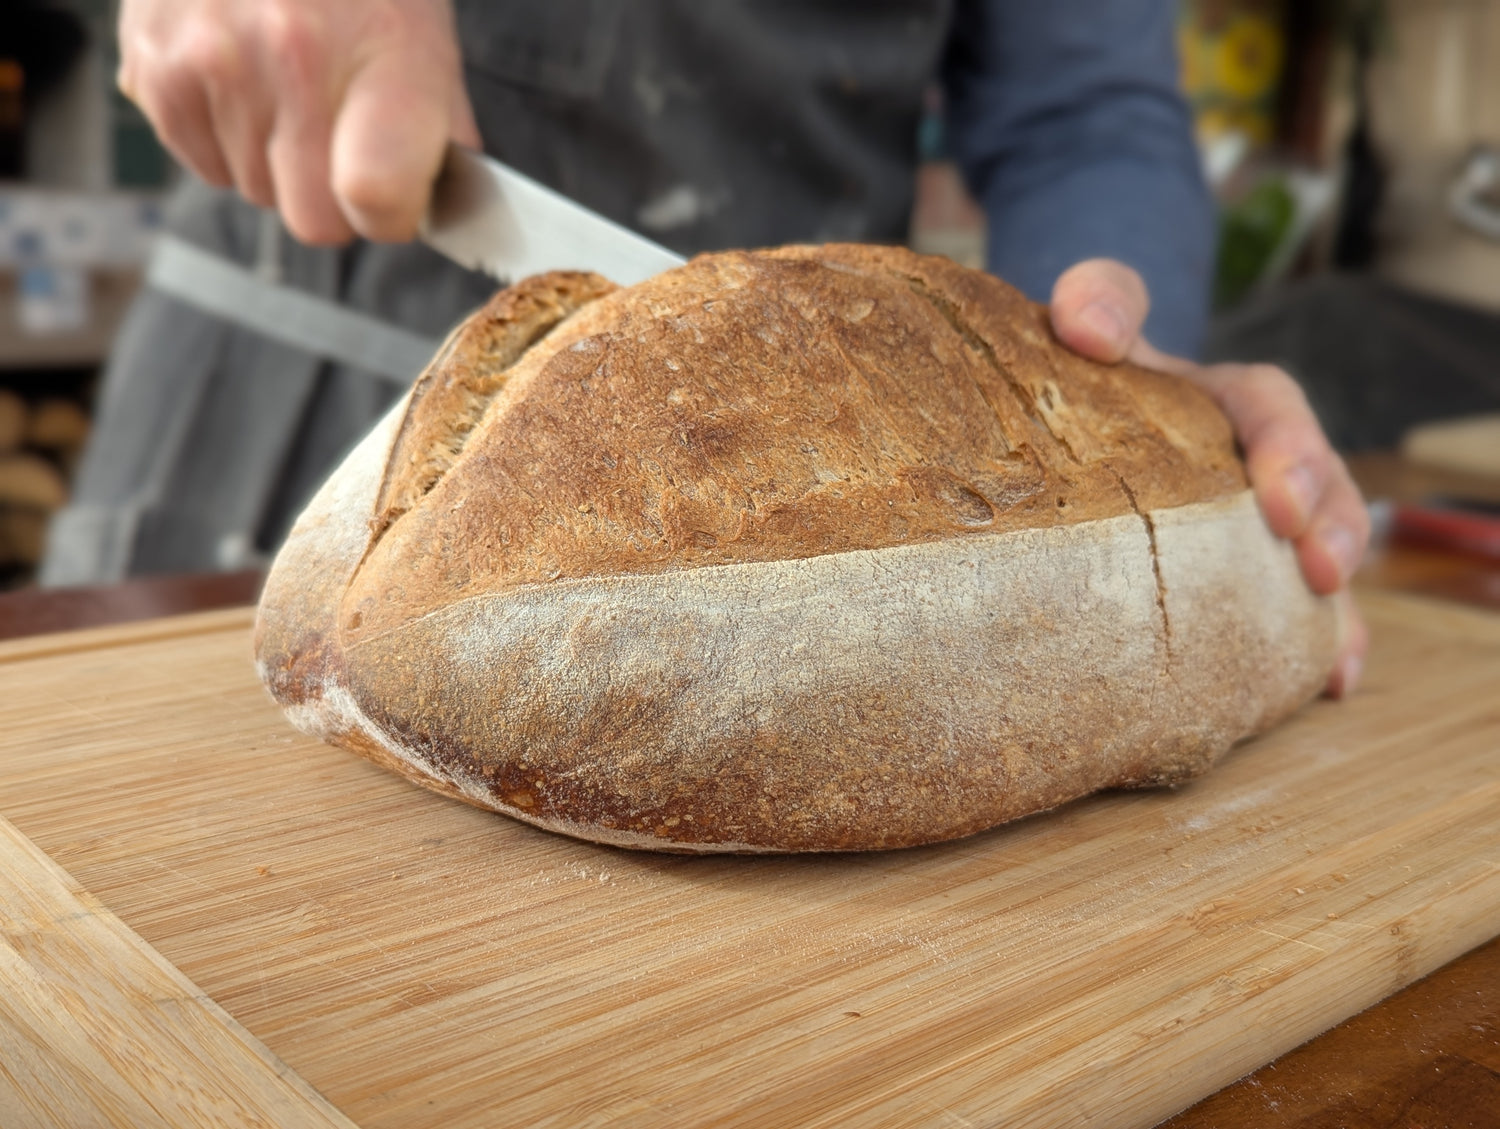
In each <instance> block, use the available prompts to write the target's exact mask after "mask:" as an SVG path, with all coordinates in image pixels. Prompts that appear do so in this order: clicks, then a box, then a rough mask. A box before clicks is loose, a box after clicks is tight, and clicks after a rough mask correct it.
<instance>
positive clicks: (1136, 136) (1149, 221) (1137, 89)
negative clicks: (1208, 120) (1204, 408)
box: [946, 0, 1214, 355]
mask: <svg viewBox="0 0 1500 1129" xmlns="http://www.w3.org/2000/svg"><path fill="white" fill-rule="evenodd" d="M1175 10H1176V6H1175V4H1173V3H1171V2H1170V0H1051V2H1049V3H1047V4H1035V3H1029V2H1023V0H966V2H963V3H960V6H959V11H958V15H957V22H956V25H955V37H954V40H953V48H952V50H951V51H950V55H949V59H948V66H947V72H946V78H947V83H948V92H949V103H950V111H949V129H950V147H951V149H952V151H953V154H954V156H955V157H956V158H957V159H958V161H959V163H960V164H961V166H962V167H963V169H964V172H965V175H966V177H967V178H968V180H969V183H970V185H971V187H972V188H973V189H974V191H975V194H976V195H977V196H978V198H979V200H980V202H981V203H982V204H983V205H984V207H985V211H986V213H987V215H988V217H989V222H990V242H989V266H990V269H991V270H993V271H994V272H995V273H997V274H999V275H1000V276H1001V277H1003V278H1006V279H1008V280H1009V281H1011V282H1013V283H1015V284H1016V285H1018V286H1020V287H1021V288H1022V289H1023V290H1025V291H1026V292H1027V293H1028V294H1030V295H1031V296H1032V297H1033V298H1036V299H1038V300H1041V301H1045V300H1046V299H1047V298H1048V297H1049V295H1050V293H1051V288H1052V284H1053V282H1054V281H1055V280H1056V279H1057V276H1058V275H1059V274H1061V273H1062V271H1064V270H1066V269H1067V268H1068V267H1069V266H1071V265H1072V264H1074V263H1076V262H1079V261H1082V260H1084V259H1090V258H1098V257H1108V258H1114V259H1118V260H1120V261H1122V262H1125V263H1127V264H1129V265H1130V266H1132V267H1134V268H1135V269H1136V270H1137V271H1139V272H1140V273H1141V275H1142V276H1143V277H1144V278H1145V280H1146V282H1147V284H1148V287H1149V289H1150V292H1151V296H1152V315H1151V319H1150V320H1149V321H1148V323H1147V326H1146V332H1147V334H1148V335H1149V336H1150V337H1151V339H1152V340H1153V341H1155V342H1157V343H1158V344H1159V345H1160V346H1161V347H1163V348H1165V349H1168V350H1170V351H1172V352H1177V353H1180V354H1183V355H1192V354H1193V353H1195V352H1196V350H1197V347H1198V344H1199V341H1200V340H1201V337H1202V333H1203V328H1204V324H1205V321H1206V318H1207V303H1208V293H1209V276H1210V271H1211V267H1212V260H1213V244H1214V224H1213V208H1212V203H1211V201H1210V199H1209V196H1208V193H1207V190H1206V189H1205V187H1204V185H1203V181H1202V176H1201V173H1200V171H1199V166H1198V155H1197V150H1196V147H1195V145H1194V143H1193V139H1192V132H1191V122H1190V118H1189V114H1188V111H1187V107H1186V105H1185V104H1184V103H1183V101H1182V98H1181V96H1180V94H1179V93H1178V90H1177V63H1176V57H1175V50H1174V45H1173V20H1174V14H1175Z"/></svg>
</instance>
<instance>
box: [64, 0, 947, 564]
mask: <svg viewBox="0 0 1500 1129" xmlns="http://www.w3.org/2000/svg"><path fill="white" fill-rule="evenodd" d="M951 6H952V5H951V2H950V0H866V2H863V3H844V2H837V0H713V2H712V3H703V2H702V0H633V2H631V3H628V4H622V3H619V2H618V0H546V2H545V3H538V4H532V3H501V2H498V0H495V2H483V0H467V2H466V0H458V2H457V4H456V5H455V7H456V16H457V24H458V33H459V41H460V44H461V47H462V50H463V55H464V61H465V77H466V80H467V82H468V87H469V93H470V98H471V100H472V102H473V104H474V109H475V114H476V117H477V119H478V122H479V127H480V132H481V134H482V135H483V137H484V141H485V148H486V150H487V151H489V152H491V153H493V154H495V155H496V156H498V157H499V158H500V159H502V160H504V161H506V162H507V163H509V164H511V165H513V166H514V167H516V168H518V169H520V170H521V171H523V172H525V173H527V174H529V175H531V176H533V177H535V178H536V179H538V180H541V181H542V182H544V183H546V184H549V185H551V186H552V187H554V188H556V189H558V190H559V191H561V192H563V193H565V194H567V195H569V196H571V197H573V198H574V199H576V200H578V201H579V202H581V203H583V204H585V205H586V206H588V207H590V208H593V209H594V210H596V211H598V212H601V213H603V214H604V215H607V216H609V217H611V218H612V219H615V220H617V221H619V222H621V223H624V224H626V225H627V226H630V227H633V228H635V229H637V230H639V231H642V232H643V233H645V234H647V235H649V236H651V237H652V238H654V239H657V240H658V241H660V242H662V243H664V244H665V245H667V246H669V247H672V248H673V249H674V250H677V251H680V252H682V253H684V254H691V253H693V252H695V251H700V250H705V249H711V248H717V247H730V246H766V245H774V244H779V243H787V242H794V241H825V240H845V239H847V240H861V241H875V242H896V241H900V240H902V239H904V238H905V235H906V228H907V222H908V218H909V216H910V212H911V199H912V184H913V179H912V178H913V170H914V167H915V157H916V154H915V147H916V132H917V122H918V117H919V114H920V110H921V99H922V92H923V90H924V88H925V86H926V85H927V84H928V83H929V82H931V81H932V79H933V78H934V76H935V75H936V73H937V70H938V67H939V63H940V58H941V55H942V51H943V47H944V44H945V40H946V36H947V31H948V27H949V22H950V19H951V15H952V13H951ZM167 229H168V232H169V233H170V240H175V241H177V242H176V243H172V242H168V243H166V244H165V246H166V247H167V248H172V247H176V248H177V250H178V251H181V252H182V254H180V255H178V256H177V258H178V259H179V260H180V259H182V258H184V257H186V258H187V259H191V258H193V257H194V255H199V254H201V252H205V251H206V252H210V253H211V254H212V255H213V256H215V257H216V258H218V259H219V260H221V261H222V263H223V265H224V266H225V268H226V269H229V270H231V271H235V272H237V273H238V275H239V276H240V283H241V284H243V285H248V286H251V287H252V288H253V287H255V286H259V287H262V288H270V289H271V290H273V291H274V292H273V293H271V294H269V296H268V303H269V304H268V305H267V306H266V309H268V310H271V311H272V313H271V314H270V315H268V316H267V317H265V318H263V319H262V321H263V323H268V324H263V328H270V329H272V330H273V331H274V330H275V329H276V328H277V326H278V325H281V326H283V327H284V326H285V325H288V324H290V323H291V322H292V321H296V322H298V323H299V324H302V325H303V327H304V328H306V326H307V325H311V324H313V323H315V322H316V321H317V314H318V309H319V308H320V307H319V306H318V305H316V304H314V305H312V306H311V307H309V308H308V309H307V310H304V311H303V314H305V315H306V316H298V317H295V318H291V317H286V316H283V315H282V314H281V313H278V312H277V311H284V310H285V309H286V307H285V306H284V305H277V302H284V301H286V300H292V301H295V300H296V298H297V296H298V295H310V296H312V297H313V298H314V299H321V300H322V302H323V303H324V305H323V306H322V307H321V308H322V309H323V310H324V311H325V312H326V310H327V306H326V303H328V302H335V303H338V304H339V305H340V306H341V307H342V309H343V310H344V311H345V312H346V313H347V314H348V315H349V317H350V318H352V319H355V320H353V321H352V322H351V325H352V326H353V327H354V329H353V330H351V329H350V326H348V325H346V326H344V332H343V333H342V335H340V334H337V333H330V334H329V335H328V340H327V341H324V342H321V343H320V342H318V341H316V340H311V339H310V337H309V334H308V333H306V332H303V333H290V334H288V333H277V334H275V335H274V336H267V335H266V334H265V333H263V332H257V331H256V330H254V329H250V328H247V327H246V326H244V325H241V324H236V321H235V320H231V317H227V316H224V315H226V314H229V313H231V308H232V307H234V306H235V305H236V304H237V303H238V304H239V305H240V306H241V307H242V308H248V307H249V306H252V305H256V304H257V303H256V301H255V298H256V296H255V295H254V294H249V296H248V297H244V296H242V295H240V292H238V291H235V292H233V293H234V294H235V295H236V297H233V298H232V299H231V300H229V301H227V302H221V303H219V305H217V306H215V304H214V303H213V302H212V301H206V300H204V299H203V297H202V295H203V293H204V292H206V291H207V290H208V289H209V288H208V287H206V286H204V287H200V288H196V289H195V287H194V286H193V285H191V284H190V283H189V284H181V280H180V279H179V285H176V286H169V285H165V278H166V273H165V272H163V271H161V269H160V268H162V267H163V264H162V263H160V262H158V263H157V264H156V266H155V268H154V269H155V270H157V272H158V274H160V275H161V278H162V280H163V285H162V286H150V285H148V286H147V287H146V288H145V289H144V290H143V291H142V293H141V295H140V296H139V298H138V299H137V300H136V302H135V304H134V306H133V308H132V310H131V312H130V314H129V316H128V318H127V319H126V322H125V325H124V327H123V329H122V331H121V334H120V336H119V338H118V339H117V342H116V345H115V349H114V351H113V354H112V356H111V358H110V362H109V364H108V366H107V368H106V371H105V375H104V380H103V384H102V387H101V391H100V395H99V402H98V404H97V406H96V409H95V420H96V425H95V432H94V437H93V439H92V441H91V442H90V445H89V449H88V451H87V453H86V455H85V457H84V460H83V462H82V464H81V466H80V468H79V472H78V475H77V478H76V481H75V485H74V494H73V498H72V501H71V502H70V504H69V506H68V507H67V508H66V509H64V510H63V511H61V512H60V513H59V514H58V515H57V517H56V518H55V519H54V522H53V525H52V529H51V533H50V537H49V544H48V550H47V556H46V560H45V561H44V563H43V567H42V571H41V581H42V583H43V584H47V585H69V584H90V583H107V582H111V581H115V580H119V579H121V578H123V577H125V576H128V575H133V574H139V573H151V572H158V573H159V572H191V571H205V570H216V569H232V568H241V567H246V566H253V565H256V564H260V563H262V562H264V561H265V560H266V559H267V556H268V555H269V554H270V553H271V552H273V551H274V549H275V547H276V546H277V545H278V544H279V543H280V540H281V539H282V537H284V536H285V533H286V531H287V530H288V528H289V527H290V524H291V521H292V520H293V519H294V517H295V516H296V514H297V513H298V511H299V510H300V509H301V507H302V506H303V504H304V503H305V501H306V500H307V498H308V497H309V496H310V494H311V493H312V491H313V490H314V489H315V488H316V487H317V485H318V484H319V483H320V482H321V481H322V480H323V478H324V477H325V476H326V475H327V474H328V472H329V471H330V470H331V469H332V467H333V466H334V465H335V464H336V463H337V461H338V459H339V458H341V457H342V455H343V454H344V452H346V451H347V450H348V449H349V448H350V447H351V446H352V445H353V444H354V443H355V441H357V440H358V439H359V437H360V436H361V435H363V434H364V433H365V432H366V431H367V430H368V429H369V428H370V426H372V425H373V423H374V422H375V421H376V420H377V419H378V418H379V417H380V415H381V414H382V413H383V412H384V411H385V409H386V408H387V407H388V406H389V404H390V403H391V402H392V400H393V399H395V398H396V397H397V396H399V395H400V394H401V393H402V392H403V391H404V390H405V388H406V386H407V385H409V384H410V382H411V380H412V379H413V378H414V377H415V376H416V375H417V367H418V366H419V364H420V362H412V361H410V359H409V358H410V357H412V356H413V355H416V356H421V355H422V354H423V352H424V351H425V350H426V349H430V348H431V347H434V346H435V343H436V342H437V341H439V340H441V338H442V336H443V335H444V334H445V333H446V331H447V330H448V329H449V328H450V327H451V325H452V324H453V323H454V322H455V321H456V320H457V319H459V318H461V317H463V316H464V315H465V314H466V313H468V312H469V311H471V310H472V309H474V308H475V307H476V306H478V305H479V304H480V303H482V302H483V301H484V300H485V299H486V298H487V297H488V296H489V294H490V293H491V292H492V291H493V289H494V284H493V282H491V281H490V280H488V279H486V278H484V277H482V276H479V275H476V274H473V273H470V272H466V271H463V270H461V269H459V268H457V267H455V266H453V265H452V264H450V263H448V262H447V261H445V260H443V259H441V258H440V257H439V256H437V255H436V254H434V253H433V252H431V251H428V250H427V249H426V248H424V247H422V246H420V245H405V246H377V245H372V244H368V243H356V244H354V245H352V246H350V247H348V248H343V249H326V248H325V249H316V248H309V247H303V246H300V245H298V244H297V243H295V242H294V241H293V240H291V239H290V238H288V237H286V236H284V235H282V234H280V233H279V232H276V231H275V229H269V230H270V233H271V234H270V236H269V237H268V228H267V225H266V222H265V217H264V216H263V215H262V214H261V213H259V212H258V211H257V210H256V209H254V208H252V207H250V206H249V205H247V204H245V203H243V202H242V201H240V200H239V199H238V198H237V197H235V196H233V195H232V194H231V193H226V192H221V191H216V190H213V189H210V188H207V187H205V186H203V185H202V184H199V183H197V182H195V181H191V180H188V181H186V182H185V183H184V184H183V185H182V186H181V188H180V189H179V191H178V192H177V194H176V197H175V199H174V201H173V205H172V207H171V208H170V211H169V216H168V223H167ZM184 244H185V245H186V246H184ZM267 276H271V277H267ZM150 277H151V276H149V275H148V279H149V278H150ZM231 281H233V280H231ZM168 291H170V292H168ZM262 296H266V295H262ZM205 306H207V310H205V308H204V307H205ZM226 307H227V308H226ZM208 311H214V312H208ZM359 318H367V319H370V320H368V321H367V322H365V323H364V324H365V325H366V326H368V327H369V329H368V333H366V334H365V335H364V336H366V337H374V336H375V335H377V334H379V333H381V332H385V331H389V332H390V333H391V334H393V335H394V336H393V338H392V340H393V342H394V344H393V345H392V346H391V347H390V348H387V349H384V350H381V349H375V350H371V349H369V348H367V349H365V350H364V351H363V352H361V350H360V349H359V348H357V347H351V344H352V345H354V346H357V345H358V343H359V342H358V338H359V337H360V334H359V333H358V326H359V324H360V323H359V321H358V320H357V319H359ZM324 320H325V321H329V320H337V319H330V318H325V319H324ZM252 321H253V319H252ZM351 332H352V333H353V335H354V338H355V340H354V341H353V342H352V343H351V341H350V334H351ZM314 336H315V335H314ZM340 336H342V338H343V340H342V342H340V341H339V340H338V338H339V337H340ZM277 338H279V339H277ZM403 339H404V340H403ZM424 341H425V342H427V343H428V344H427V345H425V346H424V345H423V344H422V342H424ZM366 344H368V342H366ZM403 348H404V351H403ZM413 350H415V353H413ZM372 352H373V353H376V354H379V358H380V359H382V360H384V361H385V362H386V363H382V364H376V361H375V360H372V359H370V357H371V354H372ZM393 357H401V358H405V359H403V360H402V361H401V362H400V363H399V364H395V365H393V364H391V363H389V361H390V360H391V358H393ZM407 364H410V365H411V370H410V371H409V372H404V371H403V369H402V366H403V365H407ZM372 367H373V368H375V369H384V370H385V371H372Z"/></svg>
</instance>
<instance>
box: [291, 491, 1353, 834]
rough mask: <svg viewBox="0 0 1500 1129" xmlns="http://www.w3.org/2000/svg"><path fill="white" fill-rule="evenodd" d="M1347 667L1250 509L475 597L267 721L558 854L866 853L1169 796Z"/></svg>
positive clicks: (1288, 557) (355, 657)
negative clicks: (593, 846)
mask: <svg viewBox="0 0 1500 1129" xmlns="http://www.w3.org/2000/svg"><path fill="white" fill-rule="evenodd" d="M1335 646H1336V630H1335V627H1334V622H1333V610H1332V607H1331V604H1330V602H1329V601H1326V600H1321V599H1318V598H1316V597H1314V596H1312V595H1311V593H1309V592H1308V590H1307V589H1306V587H1305V585H1304V584H1303V582H1302V580H1301V577H1300V573H1299V572H1298V567H1297V563H1296V559H1295V556H1294V555H1293V553H1292V551H1291V549H1290V548H1289V547H1288V546H1287V545H1285V544H1283V543H1280V542H1278V541H1276V539H1274V538H1273V537H1272V536H1271V535H1270V534H1269V532H1268V531H1267V530H1266V528H1265V525H1264V523H1263V521H1262V520H1261V518H1260V515H1259V512H1258V511H1257V509H1256V507H1255V503H1254V500H1253V497H1252V496H1251V494H1250V493H1249V492H1248V491H1246V492H1243V493H1241V494H1238V495H1235V496H1233V497H1230V498H1227V499H1222V500H1218V501H1214V502H1208V503H1201V504H1197V505H1190V506H1183V507H1179V508H1175V509H1170V510H1161V511H1154V512H1152V513H1150V514H1148V515H1145V516H1144V517H1138V516H1136V515H1126V516H1124V517H1118V518H1110V519H1106V520H1103V521H1096V522H1088V523H1082V524H1078V525H1072V526H1061V527H1054V528H1049V529H1037V530H1020V531H1014V532H1009V533H1000V534H991V535H980V536H973V537H968V538H963V539H956V540H952V541H943V542H936V543H930V544H923V545H913V546H902V547H898V548H888V549H880V550H872V551H858V552H850V553H840V554H833V555H828V556H823V557H815V558H810V559H807V560H793V561H779V562H769V563H757V564H745V565H733V566H727V567H722V568H703V569H693V570H685V571H683V572H679V573H669V574H663V575H650V576H631V577H620V578H600V579H594V580H576V581H567V582H559V583H555V584H551V585H540V586H534V587H529V588H523V589H516V590H512V591H508V592H505V593H501V594H498V595H492V596H483V597H475V598H472V599H469V600H465V601H462V602H460V603H457V604H454V605H452V606H450V607H447V608H443V609H440V610H438V611H436V612H433V613H430V614H428V615H426V616H423V617H421V618H419V619H417V620H414V621H412V622H411V623H409V624H407V625H405V626H403V627H402V628H400V629H398V630H396V631H394V632H389V633H386V634H384V635H382V636H380V637H378V638H376V639H371V640H365V641H362V642H360V643H358V644H356V645H353V646H350V647H348V648H347V649H346V650H345V652H344V654H343V657H342V669H329V670H328V671H327V676H326V678H325V679H324V680H323V683H322V685H321V686H319V687H316V688H313V687H307V688H306V689H307V691H310V692H307V693H299V694H298V695H297V696H296V697H297V700H296V701H288V700H287V696H285V695H282V697H283V701H284V704H286V705H287V707H288V714H289V716H291V718H292V720H293V721H294V723H295V724H297V725H298V727H299V728H302V729H304V730H305V731H307V732H311V733H316V734H317V735H319V736H322V737H324V738H326V739H329V740H332V741H335V742H337V743H340V744H344V745H347V746H349V747H352V748H355V749H356V751H360V752H362V753H364V754H365V755H367V756H371V757H372V758H373V759H377V760H379V761H381V762H382V763H385V764H387V766H388V767H395V768H397V769H398V770H399V771H403V773H404V774H405V775H408V776H410V777H412V778H414V779H417V780H419V781H421V782H423V783H426V784H428V786H430V787H433V788H435V789H437V790H439V791H442V792H444V793H447V794H449V795H459V796H461V797H462V798H464V799H467V800H469V801H470V802H473V803H477V804H479V805H481V806H484V807H490V808H493V809H495V810H497V811H502V812H505V813H506V814H508V815H512V816H515V817H517V818H519V819H523V820H525V821H527V822H529V823H533V824H536V825H538V826H541V827H546V828H549V829H551V830H556V831H562V832H564V833H566V834H570V835H575V836H579V837H582V838H587V839H592V840H596V841H600V842H606V843H612V844H615V845H620V846H629V847H647V848H654V849H659V850H676V851H684V850H686V851H767V850H770V851H805V850H839V849H868V848H882V847H895V846H906V845H912V844H916V843H923V842H932V841H937V840H941V839H948V838H953V837H957V836H960V835H965V834H969V833H972V832H975V831H978V830H982V829H983V828H985V827H989V826H992V825H994V824H996V823H1000V822H1003V821H1005V820H1008V819H1014V818H1017V817H1019V816H1023V815H1027V814H1030V813H1032V812H1036V811H1039V810H1043V809H1046V808H1050V807H1053V806H1056V805H1057V804H1060V803H1063V802H1065V801H1067V800H1069V799H1073V798H1075V797H1077V796H1081V795H1084V794H1087V793H1089V792H1092V791H1096V790H1098V789H1100V788H1104V787H1110V786H1118V785H1134V784H1149V783H1165V782H1172V781H1177V780H1182V779H1186V778H1187V777H1190V776H1192V775H1194V774H1196V773H1198V772H1201V771H1203V770H1204V769H1206V768H1207V767H1208V766H1209V765H1210V764H1211V763H1212V762H1213V760H1214V759H1215V758H1217V757H1218V756H1219V755H1221V754H1222V753H1223V752H1224V751H1225V750H1226V749H1228V748H1229V746H1230V745H1232V744H1233V743H1234V742H1236V741H1238V740H1240V739H1242V738H1243V737H1245V736H1248V735H1249V734H1251V733H1254V732H1258V731H1260V730H1261V729H1263V728H1265V727H1266V726H1268V725H1270V724H1272V723H1274V722H1275V721H1276V720H1278V719H1279V718H1280V717H1282V716H1284V715H1285V714H1287V713H1288V712H1290V711H1291V710H1293V709H1295V708H1296V707H1297V706H1298V705H1300V704H1301V703H1302V702H1304V701H1306V700H1307V699H1308V698H1309V697H1310V696H1311V695H1312V694H1314V693H1316V692H1317V690H1318V688H1319V687H1320V686H1321V685H1322V682H1323V679H1324V678H1325V677H1326V673H1327V670H1328V669H1329V667H1330V666H1331V664H1332V661H1333V656H1334V649H1335ZM267 680H268V684H271V685H272V686H273V690H274V688H275V683H274V679H273V678H272V677H271V676H270V675H269V674H268V675H267Z"/></svg>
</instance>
